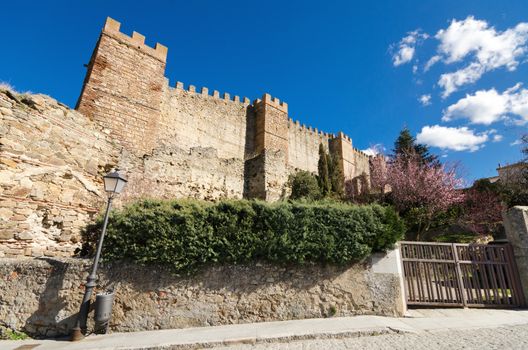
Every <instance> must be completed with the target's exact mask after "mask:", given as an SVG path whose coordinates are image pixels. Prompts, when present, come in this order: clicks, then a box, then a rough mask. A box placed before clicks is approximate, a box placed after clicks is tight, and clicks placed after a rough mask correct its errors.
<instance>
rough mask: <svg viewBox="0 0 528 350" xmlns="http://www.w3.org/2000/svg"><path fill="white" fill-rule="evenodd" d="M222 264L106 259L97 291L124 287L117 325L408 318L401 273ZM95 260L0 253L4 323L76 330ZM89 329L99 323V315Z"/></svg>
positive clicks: (43, 330) (46, 331)
mask: <svg viewBox="0 0 528 350" xmlns="http://www.w3.org/2000/svg"><path fill="white" fill-rule="evenodd" d="M373 261H374V260H369V261H367V262H365V263H362V264H356V265H352V266H349V267H332V266H327V267H322V266H312V265H307V266H301V267H294V266H274V265H268V264H258V263H257V264H255V265H252V266H214V267H209V268H206V269H204V270H203V271H200V272H198V273H196V274H195V275H192V276H188V277H185V276H177V275H174V274H172V273H171V272H169V271H167V270H164V269H163V268H159V267H141V266H137V265H129V264H125V263H118V264H103V265H102V266H101V269H100V272H99V281H98V284H99V285H98V287H97V291H98V292H100V291H104V290H106V289H107V288H109V287H114V288H115V290H116V300H115V302H114V310H113V315H112V321H111V323H110V331H115V332H117V331H120V332H122V331H127V332H128V331H140V330H154V329H168V328H185V327H196V326H208V325H222V324H234V323H247V322H264V321H276V320H290V319H303V318H318V317H332V316H351V315H365V314H375V315H388V316H401V315H402V313H403V310H402V307H401V302H400V300H401V297H402V295H401V293H402V291H401V287H400V279H399V276H398V275H397V274H393V273H388V272H387V271H384V272H380V271H376V269H374V268H373V264H375V263H373ZM90 265H91V261H88V260H83V259H72V258H39V259H23V258H17V259H8V258H5V259H0V290H1V291H2V293H0V323H2V324H3V326H6V327H9V328H11V329H15V330H22V331H24V332H27V333H29V334H31V335H33V336H57V335H63V334H68V332H69V330H70V329H71V327H72V325H73V322H74V321H75V314H76V312H77V311H78V307H79V303H80V301H81V299H82V295H83V291H84V287H83V283H84V281H85V278H86V276H87V274H88V269H89V266H90ZM89 318H90V323H89V325H88V326H89V328H91V327H93V325H92V323H91V322H92V321H91V320H92V319H93V313H91V314H90V316H89Z"/></svg>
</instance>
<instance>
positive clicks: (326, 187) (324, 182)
mask: <svg viewBox="0 0 528 350" xmlns="http://www.w3.org/2000/svg"><path fill="white" fill-rule="evenodd" d="M328 158H329V157H328V154H327V153H326V151H325V149H324V146H323V144H322V143H320V144H319V162H318V164H317V170H318V173H319V176H318V178H317V179H318V182H319V188H320V189H321V194H322V195H323V197H326V196H328V195H329V194H330V193H331V192H332V183H331V181H330V173H329V167H328Z"/></svg>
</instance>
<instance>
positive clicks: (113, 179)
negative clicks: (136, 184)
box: [103, 171, 127, 193]
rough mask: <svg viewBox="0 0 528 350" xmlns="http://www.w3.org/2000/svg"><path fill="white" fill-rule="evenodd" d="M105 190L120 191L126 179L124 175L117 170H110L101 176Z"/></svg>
mask: <svg viewBox="0 0 528 350" xmlns="http://www.w3.org/2000/svg"><path fill="white" fill-rule="evenodd" d="M103 180H104V185H105V191H106V192H111V193H121V191H123V188H125V184H126V183H127V180H126V178H125V177H124V176H122V175H120V174H119V173H118V172H117V171H112V172H110V173H108V174H107V175H106V176H104V177H103Z"/></svg>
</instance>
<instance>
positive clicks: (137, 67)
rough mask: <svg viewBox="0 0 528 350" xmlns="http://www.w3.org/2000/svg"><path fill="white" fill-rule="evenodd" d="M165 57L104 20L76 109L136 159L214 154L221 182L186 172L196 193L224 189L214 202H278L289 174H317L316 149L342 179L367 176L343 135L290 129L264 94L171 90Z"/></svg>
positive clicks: (363, 161)
mask: <svg viewBox="0 0 528 350" xmlns="http://www.w3.org/2000/svg"><path fill="white" fill-rule="evenodd" d="M167 53H168V49H167V47H165V46H163V45H161V44H159V43H157V44H156V45H155V46H154V47H150V46H147V45H146V44H145V36H144V35H142V34H140V33H138V32H132V34H131V35H127V34H124V33H122V32H121V24H120V23H119V22H118V21H116V20H114V19H112V18H110V17H108V18H107V19H106V22H105V24H104V28H103V30H102V32H101V35H100V37H99V40H98V42H97V46H96V48H95V50H94V52H93V54H92V57H91V59H90V63H89V64H88V69H87V75H86V78H85V82H84V85H83V90H82V92H81V96H80V98H79V102H78V104H77V109H78V110H79V111H80V112H81V113H83V114H84V115H85V116H86V117H87V118H89V119H91V120H93V121H95V122H97V123H98V124H100V125H101V126H102V127H103V128H104V130H105V132H107V133H108V134H110V135H111V136H112V137H113V139H115V141H116V143H117V144H119V145H120V146H121V147H126V149H127V150H129V151H130V153H131V154H133V155H134V156H137V157H143V156H144V155H145V154H149V155H151V154H154V153H156V152H161V153H162V152H163V151H164V149H165V148H166V146H167V145H168V146H167V147H174V148H178V149H182V150H186V149H194V148H196V147H200V148H211V149H214V150H215V152H216V154H217V155H218V158H219V159H223V160H226V159H228V160H229V162H224V163H225V167H224V165H222V166H220V167H221V169H220V170H221V171H220V174H221V173H222V172H223V173H224V174H227V175H226V176H227V178H225V179H223V180H222V179H220V178H217V177H216V175H217V173H216V172H215V173H214V174H210V173H209V172H210V171H212V170H210V168H209V164H207V165H205V166H204V165H203V164H202V165H199V167H200V168H199V169H193V168H192V167H193V166H195V165H193V164H195V163H193V162H190V163H189V164H191V165H189V166H190V167H191V169H190V170H191V171H193V172H194V171H205V173H203V174H205V175H204V176H203V177H201V178H200V180H198V182H197V183H196V185H197V186H196V188H205V187H204V186H206V185H207V186H209V185H214V186H213V187H215V188H222V189H223V188H227V187H225V183H230V184H231V185H232V186H231V187H230V188H229V193H223V194H222V196H227V197H229V196H244V197H248V198H262V199H266V200H275V199H278V198H280V197H281V196H282V195H283V194H284V193H285V192H284V186H286V183H287V178H288V173H289V172H290V171H292V169H298V170H307V171H311V172H315V171H317V166H318V158H319V147H320V145H321V144H323V146H324V147H325V148H327V150H328V151H330V152H332V153H333V154H334V155H336V156H337V157H338V160H339V164H340V166H341V167H342V169H343V174H344V179H352V178H354V177H356V176H358V175H359V174H362V173H368V171H369V168H368V165H369V159H370V158H369V156H368V155H366V154H365V153H363V152H362V151H360V150H359V149H357V148H354V147H353V144H352V139H351V138H350V137H349V136H348V135H345V134H344V133H343V132H339V133H337V134H334V133H327V132H324V131H321V130H319V129H317V128H314V127H312V126H307V125H305V124H301V123H300V122H299V121H294V119H293V118H290V116H289V114H288V104H287V103H286V102H284V101H281V100H279V99H278V98H276V97H272V96H271V95H270V94H268V93H265V94H263V95H262V97H261V98H259V99H256V100H254V101H253V103H252V102H251V100H250V99H249V98H247V97H240V96H239V95H234V94H231V93H228V92H220V91H218V90H213V89H210V88H208V87H206V86H203V87H197V86H196V85H192V84H184V83H182V82H176V84H175V86H174V87H172V86H171V85H170V84H169V82H168V79H167V78H166V77H165V66H166V60H167ZM248 79H251V76H249V77H248ZM160 141H163V142H164V143H167V145H165V144H163V145H164V148H163V150H161V149H158V147H159V145H160ZM191 156H192V154H191ZM200 161H201V160H200ZM224 163H222V164H224ZM171 164H172V160H171ZM196 164H199V162H198V163H196ZM203 169H205V170H203ZM173 175H174V174H171V175H170V176H173ZM177 176H178V175H177ZM207 181H209V183H208V182H207ZM207 186H206V187H207ZM175 191H176V192H175V193H181V194H188V193H189V191H190V190H189V189H182V188H178V189H176V190H175ZM226 191H227V190H226ZM191 192H192V191H191ZM207 196H209V195H207Z"/></svg>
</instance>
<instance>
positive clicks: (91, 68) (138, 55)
mask: <svg viewBox="0 0 528 350" xmlns="http://www.w3.org/2000/svg"><path fill="white" fill-rule="evenodd" d="M120 26H121V24H120V23H119V22H117V21H116V20H114V19H112V18H110V17H108V18H107V20H106V23H105V25H104V27H103V30H102V32H101V35H100V36H99V40H98V41H97V45H96V47H95V49H94V51H93V54H92V57H91V59H90V63H89V64H88V71H87V74H86V78H85V80H84V84H83V88H82V91H81V95H80V96H79V99H78V101H77V106H76V109H77V110H78V111H79V112H81V113H83V114H84V115H85V116H87V117H89V118H90V119H92V120H95V121H97V122H98V123H99V124H100V125H102V126H103V128H104V129H105V131H106V132H107V133H109V134H111V135H112V136H113V137H114V140H115V141H116V142H118V143H120V144H121V146H123V147H126V148H127V149H128V150H130V151H131V152H134V153H137V154H144V153H148V152H150V151H151V150H152V148H153V147H154V146H155V144H156V128H157V126H158V123H159V120H160V115H161V106H162V102H163V93H164V90H165V89H166V86H167V81H166V79H165V64H166V60H167V47H165V46H163V45H161V44H159V43H158V44H156V46H155V47H154V48H152V47H149V46H147V45H145V37H144V36H143V35H141V34H139V33H137V32H133V33H132V36H128V35H126V34H123V33H121V31H120Z"/></svg>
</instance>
